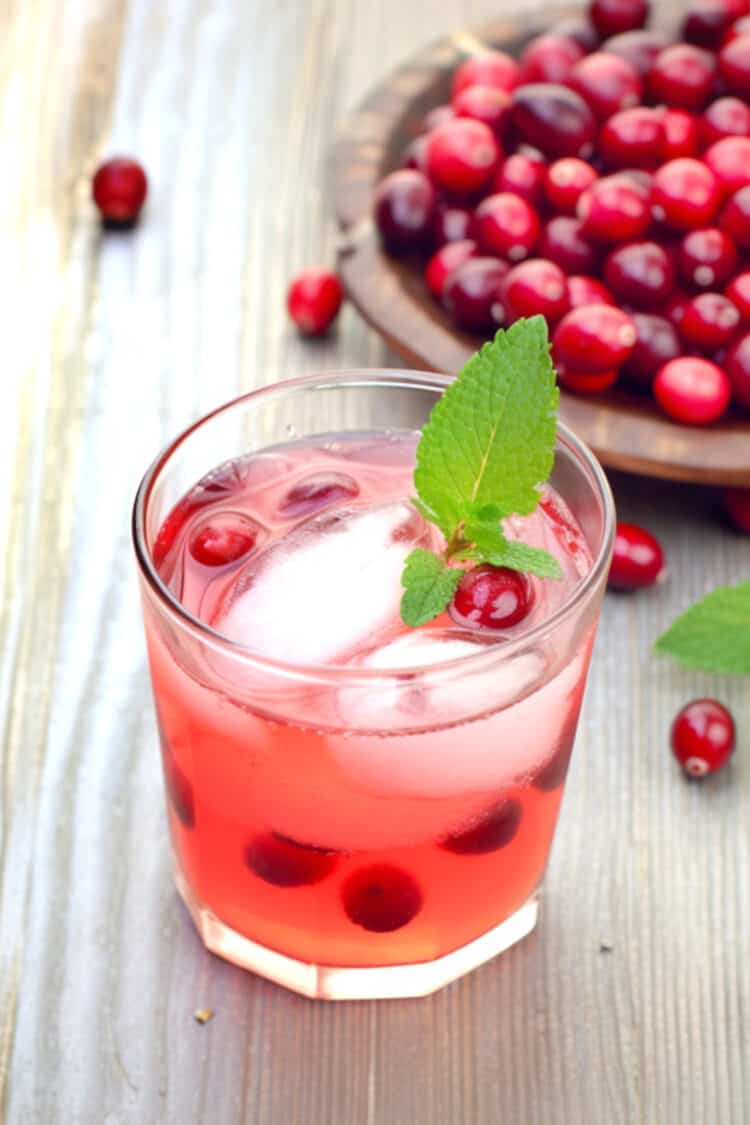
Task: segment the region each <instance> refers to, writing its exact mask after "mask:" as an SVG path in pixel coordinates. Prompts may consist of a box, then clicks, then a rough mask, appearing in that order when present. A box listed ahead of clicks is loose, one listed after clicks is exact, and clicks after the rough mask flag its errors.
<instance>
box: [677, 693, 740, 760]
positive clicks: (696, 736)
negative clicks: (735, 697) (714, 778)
mask: <svg viewBox="0 0 750 1125" xmlns="http://www.w3.org/2000/svg"><path fill="white" fill-rule="evenodd" d="M670 741H671V744H672V753H673V754H674V756H675V758H676V759H677V761H678V762H679V763H680V765H681V766H682V768H683V770H684V771H685V773H686V774H688V776H689V777H705V775H706V774H707V773H715V772H716V770H718V769H721V767H722V766H723V765H724V764H725V763H726V762H727V761H729V758H730V757H731V754H732V751H733V750H734V742H735V730H734V719H733V718H732V716H731V714H730V712H729V711H728V710H727V708H726V707H725V706H724V705H723V704H722V703H718V702H717V701H716V700H715V699H694V700H692V702H690V703H687V704H686V705H685V706H684V707H683V708H682V709H681V710H680V711H678V712H677V715H676V717H675V720H674V722H673V723H672V730H671V732H670Z"/></svg>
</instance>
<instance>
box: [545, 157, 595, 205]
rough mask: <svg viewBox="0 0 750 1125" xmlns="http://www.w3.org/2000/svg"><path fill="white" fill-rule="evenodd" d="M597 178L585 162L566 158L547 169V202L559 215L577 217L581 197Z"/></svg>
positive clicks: (576, 158)
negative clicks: (577, 207)
mask: <svg viewBox="0 0 750 1125" xmlns="http://www.w3.org/2000/svg"><path fill="white" fill-rule="evenodd" d="M596 178H597V177H596V172H595V171H594V169H593V168H592V167H591V165H590V164H587V163H586V161H585V160H579V159H578V157H576V156H564V157H563V158H562V160H556V161H555V162H554V164H550V166H549V168H548V169H547V172H546V176H545V180H544V191H545V194H546V196H547V200H548V202H549V203H550V205H551V206H552V207H553V208H554V209H555V211H557V212H558V213H559V214H562V215H575V212H576V206H577V204H578V200H579V198H580V196H581V195H582V194H583V192H584V191H585V190H586V188H588V187H590V186H591V185H592V184H593V182H594V180H595V179H596Z"/></svg>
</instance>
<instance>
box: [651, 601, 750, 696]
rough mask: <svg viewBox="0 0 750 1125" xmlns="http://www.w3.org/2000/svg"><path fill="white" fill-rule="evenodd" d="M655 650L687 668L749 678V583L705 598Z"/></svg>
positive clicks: (674, 626)
mask: <svg viewBox="0 0 750 1125" xmlns="http://www.w3.org/2000/svg"><path fill="white" fill-rule="evenodd" d="M654 647H655V648H656V651H657V652H662V653H666V655H667V656H672V657H674V658H675V659H676V660H679V661H680V662H681V663H682V664H686V665H687V666H688V668H700V669H703V670H704V671H706V672H724V673H727V674H728V675H733V676H748V675H750V582H740V584H739V585H738V586H720V587H719V588H718V590H714V591H713V592H712V593H710V594H707V595H706V597H705V598H703V600H702V601H699V602H698V603H697V604H696V605H694V606H691V607H690V609H688V610H686V611H685V613H683V614H682V615H681V616H680V617H678V618H677V620H676V621H674V622H673V623H672V625H671V626H670V627H669V629H667V631H666V632H665V633H662V635H661V636H660V637H659V639H658V640H657V642H656V644H655V646H654Z"/></svg>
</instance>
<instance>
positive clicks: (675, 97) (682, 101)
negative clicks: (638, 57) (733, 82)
mask: <svg viewBox="0 0 750 1125" xmlns="http://www.w3.org/2000/svg"><path fill="white" fill-rule="evenodd" d="M715 73H716V60H715V58H714V56H713V55H712V54H711V53H710V52H709V51H704V50H703V49H702V48H701V47H694V46H693V45H692V44H690V43H676V44H675V45H674V46H673V47H667V48H666V49H665V50H664V51H662V52H661V54H659V55H657V57H656V59H655V60H654V63H653V66H652V67H651V70H650V71H649V75H648V90H649V93H650V95H651V97H652V98H653V99H654V101H657V102H665V103H666V105H668V106H672V107H675V108H677V109H692V110H698V109H702V108H703V106H704V105H705V104H706V102H707V101H708V99H709V98H710V97H711V91H712V90H713V85H714V75H715Z"/></svg>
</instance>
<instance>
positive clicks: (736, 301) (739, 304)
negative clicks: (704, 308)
mask: <svg viewBox="0 0 750 1125" xmlns="http://www.w3.org/2000/svg"><path fill="white" fill-rule="evenodd" d="M724 296H725V297H728V298H729V300H730V301H731V302H732V304H733V305H734V307H735V308H736V309H737V311H738V313H739V314H740V316H741V317H742V319H743V320H745V321H750V272H749V271H745V273H738V274H737V275H736V276H735V277H733V278H732V280H731V281H730V282H729V284H728V285H727V286H726V288H725V289H724Z"/></svg>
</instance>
